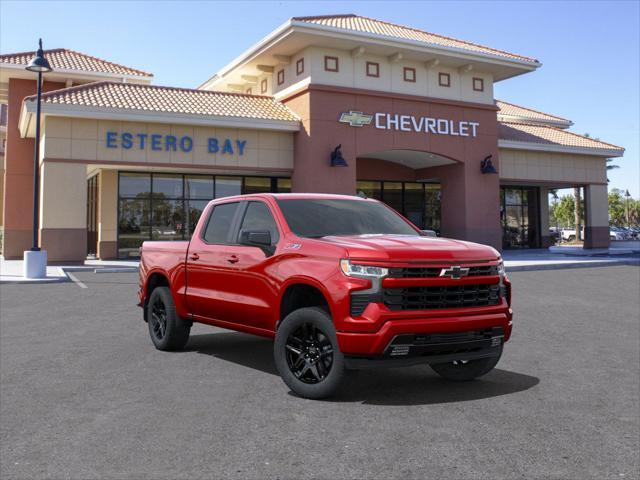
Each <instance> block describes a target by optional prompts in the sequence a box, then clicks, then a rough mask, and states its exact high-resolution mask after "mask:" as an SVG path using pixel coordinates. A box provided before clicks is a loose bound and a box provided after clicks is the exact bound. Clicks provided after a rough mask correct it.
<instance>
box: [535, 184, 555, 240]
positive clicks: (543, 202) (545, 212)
mask: <svg viewBox="0 0 640 480" xmlns="http://www.w3.org/2000/svg"><path fill="white" fill-rule="evenodd" d="M538 212H540V247H542V248H548V247H550V246H551V245H552V243H553V242H552V240H551V235H550V233H549V189H548V188H545V187H540V196H539V198H538Z"/></svg>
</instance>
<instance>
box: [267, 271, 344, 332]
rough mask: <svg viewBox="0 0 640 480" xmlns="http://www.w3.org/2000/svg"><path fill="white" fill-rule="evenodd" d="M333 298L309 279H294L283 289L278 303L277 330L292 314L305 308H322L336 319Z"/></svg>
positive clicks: (321, 286) (322, 287)
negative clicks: (331, 299)
mask: <svg viewBox="0 0 640 480" xmlns="http://www.w3.org/2000/svg"><path fill="white" fill-rule="evenodd" d="M330 298H331V296H330V295H329V293H328V292H327V290H326V288H325V287H324V286H323V285H322V284H321V283H320V282H316V281H314V280H312V279H309V278H292V279H290V280H289V281H288V282H287V283H286V284H285V285H283V287H282V293H281V295H280V298H279V302H278V318H277V319H276V330H277V329H278V326H279V325H280V322H282V320H283V319H284V318H285V317H286V316H287V315H288V314H289V313H291V312H293V311H295V310H298V309H300V308H305V307H321V308H325V309H326V310H327V313H328V314H329V315H330V316H331V318H332V319H333V318H334V315H333V308H332V303H331V301H330Z"/></svg>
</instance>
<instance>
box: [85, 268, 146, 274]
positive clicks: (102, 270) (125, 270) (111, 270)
mask: <svg viewBox="0 0 640 480" xmlns="http://www.w3.org/2000/svg"><path fill="white" fill-rule="evenodd" d="M137 271H138V267H105V268H95V269H94V270H93V273H129V272H137Z"/></svg>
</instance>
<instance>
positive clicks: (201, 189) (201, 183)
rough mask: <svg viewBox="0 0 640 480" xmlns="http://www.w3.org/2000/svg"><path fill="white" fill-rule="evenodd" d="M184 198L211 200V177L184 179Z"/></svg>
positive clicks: (196, 176)
mask: <svg viewBox="0 0 640 480" xmlns="http://www.w3.org/2000/svg"><path fill="white" fill-rule="evenodd" d="M184 188H185V192H184V193H185V195H184V196H185V197H187V198H193V199H196V198H197V199H201V200H211V199H213V177H211V176H209V175H189V176H186V177H185V178H184Z"/></svg>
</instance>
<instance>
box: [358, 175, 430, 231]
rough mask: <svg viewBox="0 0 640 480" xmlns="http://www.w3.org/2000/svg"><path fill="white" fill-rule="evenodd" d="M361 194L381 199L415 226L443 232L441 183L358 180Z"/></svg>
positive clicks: (359, 193)
mask: <svg viewBox="0 0 640 480" xmlns="http://www.w3.org/2000/svg"><path fill="white" fill-rule="evenodd" d="M356 189H357V192H358V195H360V196H361V197H366V198H374V199H376V200H380V201H382V202H384V203H386V204H387V205H389V206H390V207H391V208H393V209H394V210H396V211H397V212H398V213H401V214H402V215H404V216H405V217H407V218H408V219H409V220H410V221H411V222H412V223H413V224H414V225H415V226H417V227H418V228H422V229H430V230H435V231H436V232H438V233H439V232H440V184H438V183H422V182H388V181H365V180H361V181H358V182H357V186H356Z"/></svg>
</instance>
